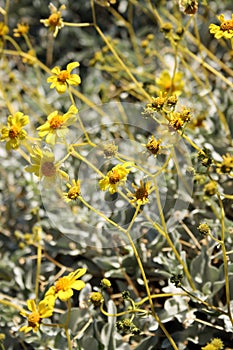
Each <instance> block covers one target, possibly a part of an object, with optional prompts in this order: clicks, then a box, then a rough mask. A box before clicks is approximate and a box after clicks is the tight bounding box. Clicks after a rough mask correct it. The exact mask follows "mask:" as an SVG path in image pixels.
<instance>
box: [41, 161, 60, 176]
mask: <svg viewBox="0 0 233 350" xmlns="http://www.w3.org/2000/svg"><path fill="white" fill-rule="evenodd" d="M41 173H42V175H44V176H48V177H52V176H54V175H55V174H56V167H55V165H54V164H53V163H52V162H44V163H43V164H42V166H41Z"/></svg>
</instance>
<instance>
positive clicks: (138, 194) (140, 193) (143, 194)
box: [135, 187, 149, 200]
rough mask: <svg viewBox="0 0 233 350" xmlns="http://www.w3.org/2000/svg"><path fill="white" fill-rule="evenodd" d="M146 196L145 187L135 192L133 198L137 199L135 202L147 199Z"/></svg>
mask: <svg viewBox="0 0 233 350" xmlns="http://www.w3.org/2000/svg"><path fill="white" fill-rule="evenodd" d="M148 195H149V194H148V191H147V190H146V189H145V187H139V188H138V189H137V191H136V192H135V197H136V198H137V200H139V199H141V200H143V199H147V198H148Z"/></svg>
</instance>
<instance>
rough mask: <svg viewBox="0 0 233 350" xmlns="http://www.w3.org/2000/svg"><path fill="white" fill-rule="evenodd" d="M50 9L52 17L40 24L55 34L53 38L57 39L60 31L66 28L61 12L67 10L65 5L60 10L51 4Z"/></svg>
mask: <svg viewBox="0 0 233 350" xmlns="http://www.w3.org/2000/svg"><path fill="white" fill-rule="evenodd" d="M49 9H50V12H51V15H50V16H49V18H47V19H41V20H40V22H41V23H43V24H44V26H45V27H49V29H50V30H51V31H52V32H53V36H54V37H56V36H57V34H58V31H59V30H60V29H61V28H63V27H64V22H63V20H62V17H61V12H62V11H63V10H65V9H66V7H65V5H61V6H60V8H59V10H58V9H57V8H56V7H55V6H54V5H53V4H52V3H50V4H49Z"/></svg>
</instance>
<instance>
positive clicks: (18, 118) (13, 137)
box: [1, 112, 29, 151]
mask: <svg viewBox="0 0 233 350" xmlns="http://www.w3.org/2000/svg"><path fill="white" fill-rule="evenodd" d="M28 123H29V117H28V116H27V115H24V114H23V113H21V112H17V113H16V114H14V115H13V116H12V115H9V116H8V120H7V126H4V127H3V128H2V130H1V134H2V136H1V141H6V149H7V150H8V151H9V150H10V149H17V148H18V147H19V145H20V143H21V142H22V141H23V140H25V138H26V137H27V132H26V131H25V130H23V127H24V126H25V125H27V124H28Z"/></svg>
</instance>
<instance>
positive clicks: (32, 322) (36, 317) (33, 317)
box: [28, 311, 40, 327]
mask: <svg viewBox="0 0 233 350" xmlns="http://www.w3.org/2000/svg"><path fill="white" fill-rule="evenodd" d="M39 322H40V314H39V312H37V311H35V312H32V313H31V314H30V315H29V316H28V325H29V326H31V327H35V326H36V324H37V323H39Z"/></svg>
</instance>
